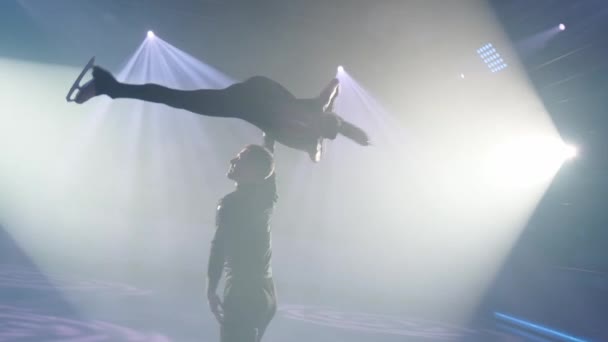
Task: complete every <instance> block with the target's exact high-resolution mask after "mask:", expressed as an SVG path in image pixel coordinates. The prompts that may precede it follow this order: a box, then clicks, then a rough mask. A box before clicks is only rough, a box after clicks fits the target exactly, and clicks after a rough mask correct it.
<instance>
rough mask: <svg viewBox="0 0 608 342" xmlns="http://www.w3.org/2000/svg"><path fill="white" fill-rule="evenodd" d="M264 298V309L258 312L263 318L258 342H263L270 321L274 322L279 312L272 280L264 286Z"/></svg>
mask: <svg viewBox="0 0 608 342" xmlns="http://www.w3.org/2000/svg"><path fill="white" fill-rule="evenodd" d="M264 297H265V298H264V307H261V308H259V312H258V314H259V315H261V316H262V321H261V322H260V323H259V324H258V327H257V331H258V334H257V340H256V342H260V341H262V337H263V336H264V333H265V332H266V328H268V325H269V324H270V321H272V319H273V318H274V315H275V314H276V312H277V297H276V292H275V287H274V281H273V280H272V279H268V280H266V284H264Z"/></svg>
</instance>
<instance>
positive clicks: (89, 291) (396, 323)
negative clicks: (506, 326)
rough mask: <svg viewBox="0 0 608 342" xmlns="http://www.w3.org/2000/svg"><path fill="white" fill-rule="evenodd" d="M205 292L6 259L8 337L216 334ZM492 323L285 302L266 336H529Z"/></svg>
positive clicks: (2, 315) (3, 300)
mask: <svg viewBox="0 0 608 342" xmlns="http://www.w3.org/2000/svg"><path fill="white" fill-rule="evenodd" d="M217 339H218V334H217V325H216V323H215V322H214V320H213V318H212V316H211V315H210V314H209V312H208V310H207V307H206V303H205V301H204V297H203V296H201V297H198V296H196V295H194V294H192V293H187V292H183V293H164V292H162V291H161V290H158V289H154V290H152V289H144V288H139V287H136V286H132V285H129V284H125V283H121V282H116V281H109V280H104V279H89V278H86V277H82V276H78V275H76V274H57V273H54V274H49V273H48V272H44V273H43V272H41V271H38V270H37V269H36V267H34V266H32V265H29V266H23V265H15V264H0V341H73V342H85V341H87V342H88V341H156V342H164V341H180V342H182V341H183V342H188V341H216V340H217ZM529 340H531V339H529V338H528V339H526V338H525V337H521V336H517V335H514V334H510V333H509V332H507V331H506V330H499V329H497V327H495V326H492V324H488V325H485V326H483V327H476V328H471V327H468V328H465V327H459V326H452V325H449V324H446V323H442V322H437V321H430V320H422V319H417V318H415V317H398V316H390V315H382V314H372V313H362V312H355V311H353V310H340V309H339V308H329V307H320V306H313V305H305V304H301V303H282V306H281V307H280V309H279V312H278V314H277V316H276V318H275V319H274V320H273V322H272V324H271V326H270V328H269V330H268V332H267V335H266V338H265V341H317V342H325V341H327V342H329V341H332V342H334V341H361V342H363V341H377V342H392V341H529Z"/></svg>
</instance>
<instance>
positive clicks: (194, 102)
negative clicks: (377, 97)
mask: <svg viewBox="0 0 608 342" xmlns="http://www.w3.org/2000/svg"><path fill="white" fill-rule="evenodd" d="M79 89H80V91H79V92H78V94H77V95H76V97H75V100H74V101H75V102H77V103H84V102H86V101H88V100H89V99H91V98H92V97H94V96H98V95H108V96H109V97H111V98H113V99H116V98H130V99H139V100H143V101H148V102H155V103H162V104H165V105H168V106H171V107H174V108H179V109H185V110H188V111H190V112H193V113H197V114H201V115H206V116H214V117H224V118H239V119H242V120H245V121H247V122H249V123H251V124H253V125H255V126H256V127H258V128H259V129H261V130H262V131H263V132H264V136H265V146H266V147H267V148H269V149H270V150H273V146H274V141H278V142H279V143H281V144H283V145H285V146H288V147H291V148H294V149H298V150H301V151H305V152H307V153H308V154H309V156H310V158H311V159H312V160H313V161H315V162H317V161H319V160H320V159H321V155H322V146H323V145H322V142H323V139H332V140H333V139H335V138H336V136H337V135H338V134H342V135H344V136H346V137H347V138H349V139H351V140H353V141H355V142H356V143H358V144H359V145H363V146H367V145H369V137H368V136H367V134H366V133H365V132H364V131H363V130H362V129H360V128H359V127H357V126H355V125H353V124H352V123H350V122H348V121H346V120H344V119H343V118H341V117H340V116H338V115H337V114H335V113H333V112H332V110H333V105H334V101H335V99H336V96H337V95H338V93H339V81H338V79H333V80H332V81H330V82H329V84H328V85H327V86H326V87H325V89H323V91H321V93H320V95H319V96H318V97H316V98H310V99H297V98H296V97H295V96H294V95H293V94H291V93H290V92H289V91H288V90H287V89H285V87H283V86H282V85H280V84H279V83H277V82H275V81H273V80H271V79H269V78H267V77H263V76H255V77H252V78H249V79H247V80H246V81H244V82H241V83H236V84H233V85H231V86H229V87H227V88H224V89H197V90H179V89H171V88H167V87H164V86H161V85H158V84H125V83H121V82H118V81H117V80H116V79H115V78H114V76H112V74H111V73H110V72H108V71H107V70H104V69H102V68H100V67H93V79H92V80H91V81H89V82H88V83H87V84H85V85H84V86H83V87H82V88H79Z"/></svg>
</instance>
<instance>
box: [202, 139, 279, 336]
mask: <svg viewBox="0 0 608 342" xmlns="http://www.w3.org/2000/svg"><path fill="white" fill-rule="evenodd" d="M227 176H228V178H229V179H232V180H234V181H235V182H236V190H235V191H234V192H232V193H230V194H228V195H226V196H225V197H224V198H223V199H222V200H221V201H220V204H219V205H218V207H217V217H216V226H217V228H216V232H215V236H214V238H213V241H212V244H211V252H210V255H209V268H208V272H207V299H208V300H209V306H210V308H211V311H212V312H213V314H214V315H215V317H216V318H217V320H218V322H220V325H221V333H220V334H221V342H259V341H260V340H261V338H262V335H263V334H264V331H265V330H266V327H267V326H268V324H269V323H270V320H271V319H272V317H273V316H274V314H275V312H276V305H277V304H276V297H275V289H274V282H273V280H272V268H271V257H272V248H271V236H270V234H271V233H270V225H269V221H270V216H271V214H272V210H273V208H274V204H275V203H276V200H277V194H276V183H275V175H274V162H273V157H272V154H271V153H270V152H269V151H268V150H267V149H265V148H264V147H262V146H260V145H249V146H247V147H245V148H244V149H243V150H242V151H241V152H239V154H238V155H237V156H236V157H235V158H234V159H232V160H231V162H230V170H229V171H228V174H227ZM223 271H225V274H226V284H225V288H224V295H223V301H222V300H220V297H219V295H218V294H217V287H218V284H219V281H220V278H221V277H222V273H223Z"/></svg>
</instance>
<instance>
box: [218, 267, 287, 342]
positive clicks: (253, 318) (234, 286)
mask: <svg viewBox="0 0 608 342" xmlns="http://www.w3.org/2000/svg"><path fill="white" fill-rule="evenodd" d="M276 310H277V299H276V293H275V288H274V282H273V280H272V278H266V279H260V280H253V281H251V280H246V281H245V280H242V281H241V280H239V281H238V282H237V280H230V281H227V282H226V289H225V290H224V321H223V323H222V325H221V330H220V337H221V339H220V340H221V342H259V341H261V339H262V336H263V335H264V332H265V331H266V328H267V327H268V324H270V321H271V320H272V318H273V317H274V314H275V313H276Z"/></svg>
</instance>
